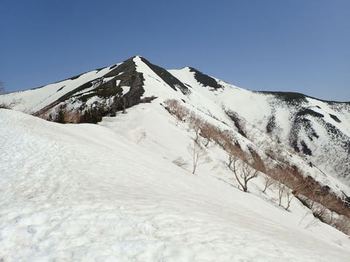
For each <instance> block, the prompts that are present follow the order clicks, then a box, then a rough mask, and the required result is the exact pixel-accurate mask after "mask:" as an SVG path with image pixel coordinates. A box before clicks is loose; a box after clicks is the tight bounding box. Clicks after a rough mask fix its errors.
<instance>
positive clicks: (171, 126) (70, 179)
mask: <svg viewBox="0 0 350 262" xmlns="http://www.w3.org/2000/svg"><path fill="white" fill-rule="evenodd" d="M151 120H153V121H151ZM154 121H156V123H157V125H155V124H154V123H155V122H154ZM164 130H166V132H164ZM190 143H191V137H190V133H189V132H188V131H187V130H186V127H185V126H182V125H181V124H179V123H176V121H175V120H174V119H172V118H169V116H168V113H167V112H166V111H165V110H164V109H162V107H161V106H159V104H156V103H154V104H151V105H147V106H146V105H138V106H135V107H133V108H131V109H129V110H128V113H127V114H122V115H118V117H116V118H104V120H103V121H102V123H101V124H100V125H91V124H79V125H61V124H57V123H52V122H47V121H44V120H41V119H39V118H35V117H33V116H30V115H26V114H23V113H20V112H16V111H11V110H5V109H0V188H1V191H0V261H6V262H7V261H349V257H350V240H349V238H348V237H347V236H345V235H344V234H342V233H340V232H339V231H337V230H335V229H334V228H332V227H330V226H328V225H326V224H323V223H320V222H318V221H317V220H315V219H314V218H313V217H312V215H311V214H310V212H309V211H308V210H307V209H305V208H304V207H303V206H302V205H301V204H300V203H299V202H297V201H296V200H295V201H293V202H292V206H291V209H290V212H287V211H285V210H284V209H282V208H279V207H278V206H277V205H276V204H274V202H273V201H272V200H271V199H273V192H268V194H270V196H271V197H272V198H271V199H270V200H268V199H267V198H266V196H263V195H262V194H259V193H258V192H259V190H258V189H259V187H261V184H259V181H258V180H257V181H256V182H254V186H252V187H251V189H250V190H251V192H250V193H243V192H241V191H240V190H238V189H237V188H236V186H235V185H234V184H233V183H231V182H232V180H230V177H229V176H230V173H229V171H227V169H225V164H224V163H223V164H222V165H221V164H218V163H220V161H217V160H220V159H221V162H223V161H224V158H223V157H224V156H223V152H222V151H220V149H219V148H216V147H215V146H212V147H210V148H209V149H208V150H207V152H206V161H204V162H203V163H202V165H200V168H199V169H198V172H197V175H191V173H190V172H189V170H187V168H180V167H178V166H177V165H175V164H174V163H173V160H174V159H176V158H177V157H183V158H184V159H185V160H186V161H189V159H190V154H189V152H188V151H187V150H186V148H184V145H186V144H190ZM215 158H216V159H215ZM219 178H220V179H219Z"/></svg>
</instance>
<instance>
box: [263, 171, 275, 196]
mask: <svg viewBox="0 0 350 262" xmlns="http://www.w3.org/2000/svg"><path fill="white" fill-rule="evenodd" d="M275 182H276V181H275V180H274V179H273V178H272V177H270V176H268V175H265V176H264V189H263V190H262V192H263V193H264V194H265V193H266V190H267V189H268V188H269V187H271V186H272V185H274V184H275Z"/></svg>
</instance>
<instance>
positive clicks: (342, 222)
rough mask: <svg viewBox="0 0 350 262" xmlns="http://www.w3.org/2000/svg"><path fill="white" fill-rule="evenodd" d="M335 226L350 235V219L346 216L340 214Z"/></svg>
mask: <svg viewBox="0 0 350 262" xmlns="http://www.w3.org/2000/svg"><path fill="white" fill-rule="evenodd" d="M333 225H334V227H335V228H336V229H338V230H340V231H342V232H343V233H345V234H347V235H349V236H350V219H349V218H348V217H346V216H340V217H339V218H338V219H336V220H335V222H334V223H333Z"/></svg>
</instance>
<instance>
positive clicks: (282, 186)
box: [277, 181, 286, 206]
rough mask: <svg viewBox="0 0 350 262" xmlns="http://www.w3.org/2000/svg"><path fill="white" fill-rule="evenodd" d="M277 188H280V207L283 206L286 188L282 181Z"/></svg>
mask: <svg viewBox="0 0 350 262" xmlns="http://www.w3.org/2000/svg"><path fill="white" fill-rule="evenodd" d="M277 187H278V205H279V206H282V199H283V194H284V191H285V190H286V186H285V185H284V184H283V183H282V182H281V181H278V183H277Z"/></svg>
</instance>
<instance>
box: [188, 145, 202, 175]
mask: <svg viewBox="0 0 350 262" xmlns="http://www.w3.org/2000/svg"><path fill="white" fill-rule="evenodd" d="M189 150H190V152H191V155H192V174H193V175H194V174H195V173H196V170H197V167H198V165H199V161H200V159H201V158H202V157H203V149H202V147H201V146H200V144H199V143H197V142H196V140H195V139H193V143H192V144H190V146H189Z"/></svg>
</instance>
